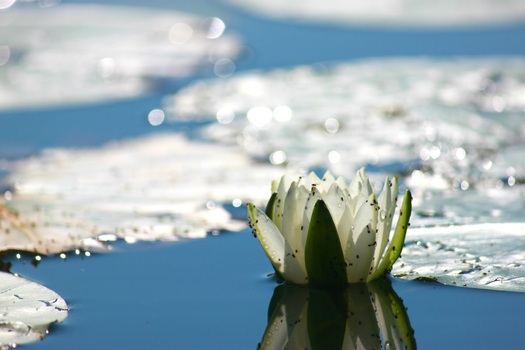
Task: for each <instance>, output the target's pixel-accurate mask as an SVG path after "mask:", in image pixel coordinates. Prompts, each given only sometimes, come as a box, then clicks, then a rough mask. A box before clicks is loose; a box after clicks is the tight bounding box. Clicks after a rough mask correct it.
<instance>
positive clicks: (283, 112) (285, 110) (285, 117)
mask: <svg viewBox="0 0 525 350" xmlns="http://www.w3.org/2000/svg"><path fill="white" fill-rule="evenodd" d="M273 117H274V119H275V120H277V121H278V122H281V123H284V122H287V121H289V120H290V119H292V110H291V109H290V107H288V106H279V107H275V109H274V110H273Z"/></svg>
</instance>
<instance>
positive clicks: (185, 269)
mask: <svg viewBox="0 0 525 350" xmlns="http://www.w3.org/2000/svg"><path fill="white" fill-rule="evenodd" d="M115 248H116V250H118V252H113V253H106V254H94V255H91V256H90V257H85V256H84V257H83V258H81V257H80V256H77V255H75V253H69V254H68V257H67V260H66V261H63V260H62V259H60V258H58V257H50V258H44V259H43V260H42V261H41V262H40V264H39V265H38V266H37V267H36V268H35V267H34V266H33V265H31V263H30V261H31V256H30V255H25V256H24V257H23V258H22V259H20V260H16V259H13V256H11V258H10V259H9V260H10V261H11V262H13V266H12V267H11V271H12V272H17V273H19V274H21V275H22V276H24V277H26V278H29V279H31V280H34V281H36V282H38V283H41V284H43V285H45V286H47V287H49V288H51V289H52V290H54V291H56V292H58V293H59V294H60V295H61V296H63V297H64V298H65V299H66V301H67V302H68V304H69V305H70V308H71V311H70V314H69V317H68V319H67V320H66V321H64V323H62V324H59V325H55V326H53V327H52V328H51V332H50V334H49V335H48V336H47V338H46V339H44V340H43V341H41V342H38V343H34V344H28V345H25V346H24V348H34V349H94V348H97V349H105V348H112V349H167V348H170V349H255V348H256V347H257V343H258V342H260V341H261V338H262V336H263V333H264V331H265V328H266V324H267V309H268V304H269V302H270V298H271V297H272V294H273V289H274V288H275V287H276V286H277V284H276V283H275V281H274V280H273V279H272V278H269V277H266V275H267V273H269V272H271V271H272V268H271V265H270V263H269V262H268V260H267V258H266V256H265V254H264V252H263V250H262V248H261V247H260V245H259V243H258V241H257V240H256V239H254V238H253V237H252V235H251V233H250V232H249V231H248V230H245V231H242V232H238V233H231V232H226V233H222V234H221V235H219V236H209V237H208V238H205V239H197V240H191V241H185V242H178V243H136V244H134V245H128V244H126V243H117V244H116V247H115ZM24 262H25V264H24ZM393 287H394V289H395V291H396V292H397V294H399V296H400V297H401V298H402V299H404V304H405V306H406V307H408V315H409V318H410V322H411V324H412V327H413V328H414V329H415V338H416V341H417V344H418V347H419V348H420V349H519V348H522V345H523V344H522V341H521V338H520V337H519V335H520V332H521V329H522V320H523V315H524V314H525V293H509V292H496V291H485V290H475V289H467V288H459V287H446V286H442V285H440V284H437V283H429V282H418V281H412V282H402V281H398V280H393Z"/></svg>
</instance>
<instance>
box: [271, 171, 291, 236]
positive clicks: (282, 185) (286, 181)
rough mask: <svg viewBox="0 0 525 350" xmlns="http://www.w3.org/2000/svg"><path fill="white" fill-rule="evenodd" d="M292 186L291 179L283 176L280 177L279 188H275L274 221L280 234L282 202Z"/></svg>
mask: <svg viewBox="0 0 525 350" xmlns="http://www.w3.org/2000/svg"><path fill="white" fill-rule="evenodd" d="M291 184H292V179H291V178H290V177H289V176H287V175H283V177H281V182H279V187H278V188H277V198H275V209H274V210H275V211H274V221H275V225H276V226H277V228H278V229H279V231H281V232H282V229H283V212H284V200H285V198H286V193H287V192H288V189H289V188H290V185H291Z"/></svg>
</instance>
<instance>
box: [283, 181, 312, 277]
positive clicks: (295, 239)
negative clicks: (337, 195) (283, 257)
mask: <svg viewBox="0 0 525 350" xmlns="http://www.w3.org/2000/svg"><path fill="white" fill-rule="evenodd" d="M301 189H302V190H301ZM306 196H307V194H305V190H304V186H299V188H298V187H297V185H296V183H295V181H294V182H292V184H291V186H290V189H289V190H288V194H287V195H286V199H285V202H284V215H283V230H282V233H283V236H284V239H285V240H286V241H287V242H288V244H289V245H290V248H291V252H285V254H288V253H291V254H294V255H295V258H296V259H297V261H298V262H299V264H300V265H301V268H302V269H303V272H304V277H306V267H305V264H304V247H303V245H302V234H301V226H302V224H303V213H304V203H305V202H306Z"/></svg>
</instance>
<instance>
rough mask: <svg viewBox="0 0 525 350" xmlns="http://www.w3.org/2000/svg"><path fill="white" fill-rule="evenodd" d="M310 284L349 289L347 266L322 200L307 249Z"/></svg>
mask: <svg viewBox="0 0 525 350" xmlns="http://www.w3.org/2000/svg"><path fill="white" fill-rule="evenodd" d="M305 265H306V272H307V275H308V281H309V283H310V284H313V285H326V284H329V285H346V284H347V283H348V280H347V277H346V263H345V258H344V255H343V249H342V248H341V242H340V241H339V236H338V234H337V228H336V227H335V224H334V221H333V220H332V216H331V215H330V211H329V210H328V207H327V206H326V203H325V202H324V201H323V200H322V199H319V200H318V201H317V203H315V206H314V209H313V211H312V217H311V219H310V227H309V228H308V237H307V239H306V247H305Z"/></svg>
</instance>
